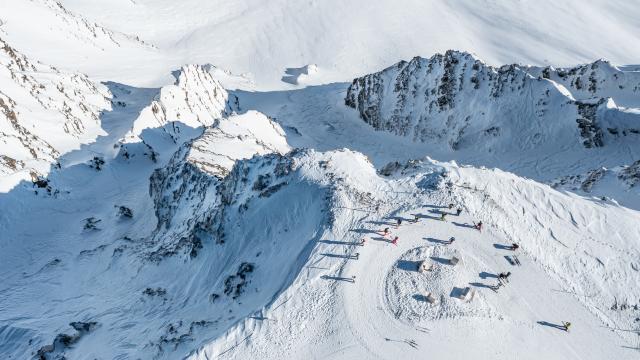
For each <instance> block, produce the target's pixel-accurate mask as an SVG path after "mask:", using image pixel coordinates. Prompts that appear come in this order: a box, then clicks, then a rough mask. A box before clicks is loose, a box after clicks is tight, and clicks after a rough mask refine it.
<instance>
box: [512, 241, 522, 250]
mask: <svg viewBox="0 0 640 360" xmlns="http://www.w3.org/2000/svg"><path fill="white" fill-rule="evenodd" d="M519 248H520V245H518V244H516V243H513V244H511V251H516V250H518V249H519Z"/></svg>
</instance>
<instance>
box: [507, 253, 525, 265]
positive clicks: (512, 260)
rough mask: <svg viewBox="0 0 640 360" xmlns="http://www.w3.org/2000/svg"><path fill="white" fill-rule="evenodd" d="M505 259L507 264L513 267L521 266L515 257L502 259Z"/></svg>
mask: <svg viewBox="0 0 640 360" xmlns="http://www.w3.org/2000/svg"><path fill="white" fill-rule="evenodd" d="M504 258H505V259H507V261H508V262H509V264H511V265H513V266H521V265H522V264H521V263H520V259H518V256H517V255H511V256H509V255H505V257H504Z"/></svg>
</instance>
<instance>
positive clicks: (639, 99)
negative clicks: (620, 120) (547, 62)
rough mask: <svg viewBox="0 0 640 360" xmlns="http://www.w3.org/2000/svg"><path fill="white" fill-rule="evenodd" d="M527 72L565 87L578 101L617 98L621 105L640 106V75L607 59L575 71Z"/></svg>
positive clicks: (533, 68)
mask: <svg viewBox="0 0 640 360" xmlns="http://www.w3.org/2000/svg"><path fill="white" fill-rule="evenodd" d="M527 71H528V72H529V73H530V74H531V75H533V76H536V77H541V78H545V79H549V80H552V81H555V82H557V83H558V84H561V85H562V86H564V87H565V88H566V89H567V90H568V91H569V92H571V95H572V96H573V97H574V98H575V99H576V100H584V99H592V98H613V99H614V100H615V101H616V103H617V104H618V105H620V106H624V107H636V108H637V107H640V72H637V71H622V70H620V69H618V68H617V67H615V66H613V65H611V63H609V62H608V61H605V60H598V61H595V62H593V63H591V64H585V65H579V66H576V67H572V68H558V69H556V68H553V67H551V66H547V67H543V68H542V67H530V68H528V69H527Z"/></svg>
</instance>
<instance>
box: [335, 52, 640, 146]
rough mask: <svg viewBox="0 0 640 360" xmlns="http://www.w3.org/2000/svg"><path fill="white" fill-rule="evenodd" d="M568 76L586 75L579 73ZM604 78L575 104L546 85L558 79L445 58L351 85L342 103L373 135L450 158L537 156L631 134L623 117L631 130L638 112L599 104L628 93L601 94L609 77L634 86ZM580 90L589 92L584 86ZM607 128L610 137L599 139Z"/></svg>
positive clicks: (463, 57) (463, 56)
mask: <svg viewBox="0 0 640 360" xmlns="http://www.w3.org/2000/svg"><path fill="white" fill-rule="evenodd" d="M594 64H595V65H593V66H592V68H594V69H599V68H602V69H604V68H605V66H604V65H603V64H604V63H597V64H596V63H594ZM593 71H595V70H593ZM537 73H540V74H539V75H537ZM570 73H572V74H573V73H575V76H577V74H580V73H585V75H584V76H587V75H586V71H585V70H574V71H571V72H570ZM554 74H556V75H554ZM607 74H610V71H603V72H600V73H596V75H594V79H596V80H594V85H592V86H591V90H592V91H591V92H589V94H591V95H596V98H595V99H591V98H589V99H587V98H584V99H582V98H580V100H576V99H575V98H574V97H573V96H572V95H571V93H570V92H569V91H568V90H567V89H566V88H565V87H564V86H562V85H561V84H559V83H557V82H555V81H551V80H549V79H548V78H549V77H556V76H557V77H559V76H560V75H557V72H556V73H552V72H551V70H549V69H547V71H542V70H536V69H533V68H529V67H524V66H520V65H505V66H502V67H498V68H496V67H492V66H489V65H487V64H485V63H483V62H482V61H481V60H479V59H477V58H475V57H474V56H473V55H471V54H468V53H463V52H457V51H447V52H446V53H445V54H437V55H434V56H432V57H431V58H429V59H425V58H420V57H415V58H413V59H412V60H411V61H408V62H406V61H401V62H399V63H397V64H396V65H393V66H391V67H389V68H387V69H385V70H382V71H381V72H378V73H374V74H370V75H365V76H363V77H360V78H357V79H355V80H353V82H352V84H351V85H350V86H349V89H348V91H347V95H346V98H345V104H346V105H347V106H350V107H352V108H354V109H356V110H357V111H358V113H359V115H360V117H361V118H362V119H363V120H364V121H365V122H366V123H368V124H369V125H371V126H372V127H373V128H374V129H376V130H382V131H388V132H391V133H393V134H396V135H400V136H406V137H410V138H411V139H412V140H413V141H415V142H424V143H430V144H438V145H441V146H444V147H446V148H448V149H449V150H450V151H456V150H460V149H463V148H470V149H472V148H477V147H478V144H479V143H482V144H484V145H483V146H482V147H483V148H503V149H506V148H508V147H509V146H511V147H514V146H515V145H514V144H517V146H516V148H517V149H518V150H523V149H524V150H526V149H535V148H537V147H539V146H540V144H542V143H547V144H548V143H551V142H557V139H559V138H561V139H562V141H563V143H564V144H566V143H567V142H574V143H578V142H580V143H582V144H583V146H584V147H586V148H594V147H602V146H605V144H606V143H607V141H608V139H614V138H615V136H613V135H615V134H613V133H612V131H618V133H619V134H622V133H623V132H624V134H626V135H630V134H633V132H632V131H631V130H635V128H633V126H632V123H633V122H632V121H629V118H630V117H634V118H635V119H636V120H635V121H636V123H637V119H640V116H638V114H637V113H636V114H631V112H626V109H624V108H619V107H617V105H615V102H614V100H615V98H614V99H610V98H606V97H604V96H606V95H615V96H620V91H623V90H624V89H627V88H624V87H623V89H618V90H619V91H617V92H613V91H612V92H609V91H606V90H607V89H611V88H612V86H613V85H611V84H614V83H616V84H617V82H616V79H615V76H618V77H619V78H620V80H619V82H620V83H625V84H626V83H629V82H634V81H636V80H635V78H634V77H635V75H631V73H629V75H625V76H626V78H624V79H622V75H620V74H618V73H611V75H610V79H609V81H608V82H606V83H607V84H609V85H607V87H606V88H605V87H604V83H605V82H603V81H602V80H598V79H600V77H602V76H605V75H606V76H609V75H607ZM568 76H569V75H566V76H565V78H566V79H567V81H569V80H568V79H569V78H568ZM576 79H577V78H576ZM576 81H577V80H576ZM574 83H575V81H574ZM586 91H590V90H589V87H588V86H587V89H586ZM624 91H625V92H624V94H626V95H629V94H632V93H634V92H635V91H636V90H634V87H630V88H628V89H627V90H624ZM581 94H582V93H581ZM598 96H603V97H598ZM591 97H593V96H591ZM624 99H625V100H626V99H627V97H625V98H624ZM609 128H611V129H612V130H611V131H609V132H605V129H609ZM630 129H631V130H630ZM510 150H511V149H510Z"/></svg>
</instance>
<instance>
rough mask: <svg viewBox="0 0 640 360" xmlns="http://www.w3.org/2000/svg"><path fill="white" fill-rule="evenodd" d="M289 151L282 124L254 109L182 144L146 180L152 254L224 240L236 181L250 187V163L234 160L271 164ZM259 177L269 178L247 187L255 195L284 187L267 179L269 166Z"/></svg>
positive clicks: (281, 172) (189, 249)
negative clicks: (153, 222)
mask: <svg viewBox="0 0 640 360" xmlns="http://www.w3.org/2000/svg"><path fill="white" fill-rule="evenodd" d="M289 150H290V148H289V146H288V145H287V143H286V140H285V133H284V131H283V130H282V128H280V126H279V125H278V124H276V123H275V122H273V121H271V120H270V119H268V118H267V117H266V116H264V115H263V114H260V113H257V112H249V113H247V114H243V115H236V116H232V117H230V118H224V119H222V120H220V121H219V122H218V124H217V126H216V127H213V128H208V129H206V130H205V132H204V133H203V134H202V136H200V137H199V138H197V139H195V140H194V141H192V142H190V143H188V144H186V145H184V146H183V147H182V148H181V149H180V150H179V151H178V152H177V153H176V154H175V155H174V156H173V158H172V159H171V160H170V162H169V164H168V165H167V166H166V167H164V168H162V169H158V170H156V171H155V172H154V174H153V175H152V177H151V180H150V189H149V192H150V195H151V197H152V198H153V199H154V203H155V209H156V217H157V219H158V225H157V228H156V230H155V232H154V235H153V240H152V241H153V244H154V245H153V250H152V251H151V252H150V253H151V256H152V258H154V259H157V260H159V259H161V258H163V257H165V256H168V255H174V254H176V253H178V252H179V251H184V252H186V253H189V254H190V256H192V257H193V256H197V252H198V250H199V249H200V248H201V246H202V242H203V241H215V242H220V243H221V242H224V232H223V230H222V222H223V217H224V213H225V209H226V207H227V206H228V205H230V204H231V203H233V202H234V200H233V199H234V195H233V194H235V193H239V194H242V193H243V191H240V190H237V188H238V187H239V186H240V185H238V184H239V183H242V184H243V187H245V188H246V187H249V185H247V184H246V182H247V177H246V176H247V174H248V172H249V167H248V166H249V165H248V164H250V162H248V163H242V164H238V162H239V161H241V160H243V159H250V158H252V157H253V156H255V155H263V156H266V159H267V160H264V159H263V161H266V162H268V163H269V165H271V161H274V159H276V160H278V161H280V162H282V161H285V160H283V154H285V153H287V152H289ZM270 154H271V155H273V156H272V157H270V156H269V155H270ZM285 162H286V161H285ZM264 166H265V165H264V164H263V167H264ZM280 167H281V165H274V170H273V174H274V175H273V176H275V177H279V176H284V175H285V174H287V173H288V171H285V170H282V169H281V168H280ZM262 171H265V170H262ZM262 176H263V177H264V178H268V179H270V181H269V182H268V183H267V184H266V185H264V186H263V187H258V188H256V187H255V186H252V190H253V191H254V192H257V195H258V196H262V197H264V196H268V195H269V194H270V193H273V192H275V191H277V190H278V189H279V187H281V186H283V185H281V184H282V182H280V183H278V184H273V183H271V176H272V175H269V171H266V174H263V175H262ZM263 177H259V178H260V179H263ZM245 190H247V189H245Z"/></svg>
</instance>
